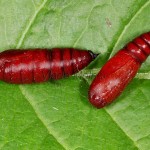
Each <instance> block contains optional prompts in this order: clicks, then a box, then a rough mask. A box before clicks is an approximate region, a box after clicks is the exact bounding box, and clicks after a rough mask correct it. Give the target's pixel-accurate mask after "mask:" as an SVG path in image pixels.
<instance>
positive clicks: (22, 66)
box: [0, 48, 97, 84]
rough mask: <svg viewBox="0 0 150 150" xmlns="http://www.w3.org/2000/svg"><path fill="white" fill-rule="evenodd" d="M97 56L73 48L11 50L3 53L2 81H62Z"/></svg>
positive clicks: (0, 70)
mask: <svg viewBox="0 0 150 150" xmlns="http://www.w3.org/2000/svg"><path fill="white" fill-rule="evenodd" d="M96 56H97V54H94V53H93V52H91V51H86V50H77V49H73V48H62V49H61V48H54V49H52V50H48V49H34V50H33V49H32V50H31V49H30V50H7V51H3V52H1V53H0V80H3V81H5V82H8V83H14V84H29V83H33V82H36V83H38V82H44V81H47V80H49V79H56V80H57V79H61V78H63V77H67V76H70V75H72V74H75V73H77V72H78V71H80V70H81V69H83V68H84V67H86V66H87V65H88V64H89V63H90V62H91V61H92V60H93V59H95V57H96Z"/></svg>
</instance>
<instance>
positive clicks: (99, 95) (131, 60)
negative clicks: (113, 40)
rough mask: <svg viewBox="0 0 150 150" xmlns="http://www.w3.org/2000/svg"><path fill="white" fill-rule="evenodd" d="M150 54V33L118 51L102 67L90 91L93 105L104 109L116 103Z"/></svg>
mask: <svg viewBox="0 0 150 150" xmlns="http://www.w3.org/2000/svg"><path fill="white" fill-rule="evenodd" d="M149 54H150V32H148V33H145V34H142V35H141V36H139V37H137V38H136V39H134V40H133V41H132V42H130V43H129V44H127V46H126V47H124V48H123V49H121V50H120V51H118V53H117V54H116V55H115V56H113V57H112V58H111V59H110V60H108V62H107V63H106V64H105V65H104V66H103V67H102V69H101V70H100V72H99V73H98V75H97V76H96V77H95V79H94V80H93V82H92V84H91V86H90V89H89V100H90V102H91V104H92V105H94V106H95V107H97V108H102V107H104V106H106V105H108V104H109V103H111V102H112V101H114V100H115V99H116V98H117V97H118V96H119V95H120V94H121V93H122V91H123V90H124V89H125V87H126V86H127V85H128V83H129V82H130V81H131V80H132V79H133V78H134V76H135V75H136V73H137V71H138V69H139V68H140V66H141V64H142V63H143V62H144V61H145V60H146V58H147V57H148V55H149Z"/></svg>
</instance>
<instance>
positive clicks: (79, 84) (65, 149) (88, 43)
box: [0, 0, 150, 150]
mask: <svg viewBox="0 0 150 150" xmlns="http://www.w3.org/2000/svg"><path fill="white" fill-rule="evenodd" d="M149 14H150V0H138V1H137V0H126V1H125V0H123V1H118V0H22V1H20V0H1V1H0V33H1V34H0V45H1V47H0V50H1V51H3V50H6V49H11V48H36V47H39V48H52V47H76V48H80V49H91V50H92V51H93V52H96V53H101V54H100V56H99V57H98V58H97V59H96V60H95V61H94V62H93V63H92V64H91V65H90V66H89V67H88V68H86V69H84V70H83V71H82V72H80V73H79V74H77V76H73V77H69V78H66V79H62V80H59V81H49V82H46V83H42V84H31V85H12V84H7V83H4V82H2V81H1V82H0V93H1V94H0V149H2V150H5V149H10V150H12V149H19V150H22V149H30V150H32V149H33V150H35V149H42V150H45V149H48V150H118V149H120V150H148V149H150V120H149V118H150V99H149V97H150V92H149V85H150V80H149V79H150V69H149V68H150V58H148V59H147V61H146V62H145V63H144V64H143V65H142V68H141V69H140V71H139V74H138V75H137V76H136V79H134V80H133V81H132V83H131V84H130V85H129V86H128V87H127V88H126V90H125V91H124V92H123V93H122V95H121V96H120V97H119V98H118V99H117V100H116V101H115V102H114V103H112V104H111V105H109V106H107V107H106V108H103V109H96V108H94V107H93V106H91V104H90V103H89V102H88V96H87V93H88V88H89V84H90V83H91V82H92V79H93V77H94V76H95V75H96V73H97V72H98V70H99V69H100V68H101V67H102V65H103V64H104V63H105V62H106V61H107V60H108V58H110V57H111V56H112V55H113V54H114V53H115V52H116V51H118V50H119V49H120V48H122V47H123V46H124V45H125V44H127V43H128V42H129V41H131V40H132V39H133V38H135V37H136V36H138V35H140V34H142V33H144V32H147V31H150V26H149V25H150V17H149Z"/></svg>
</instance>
